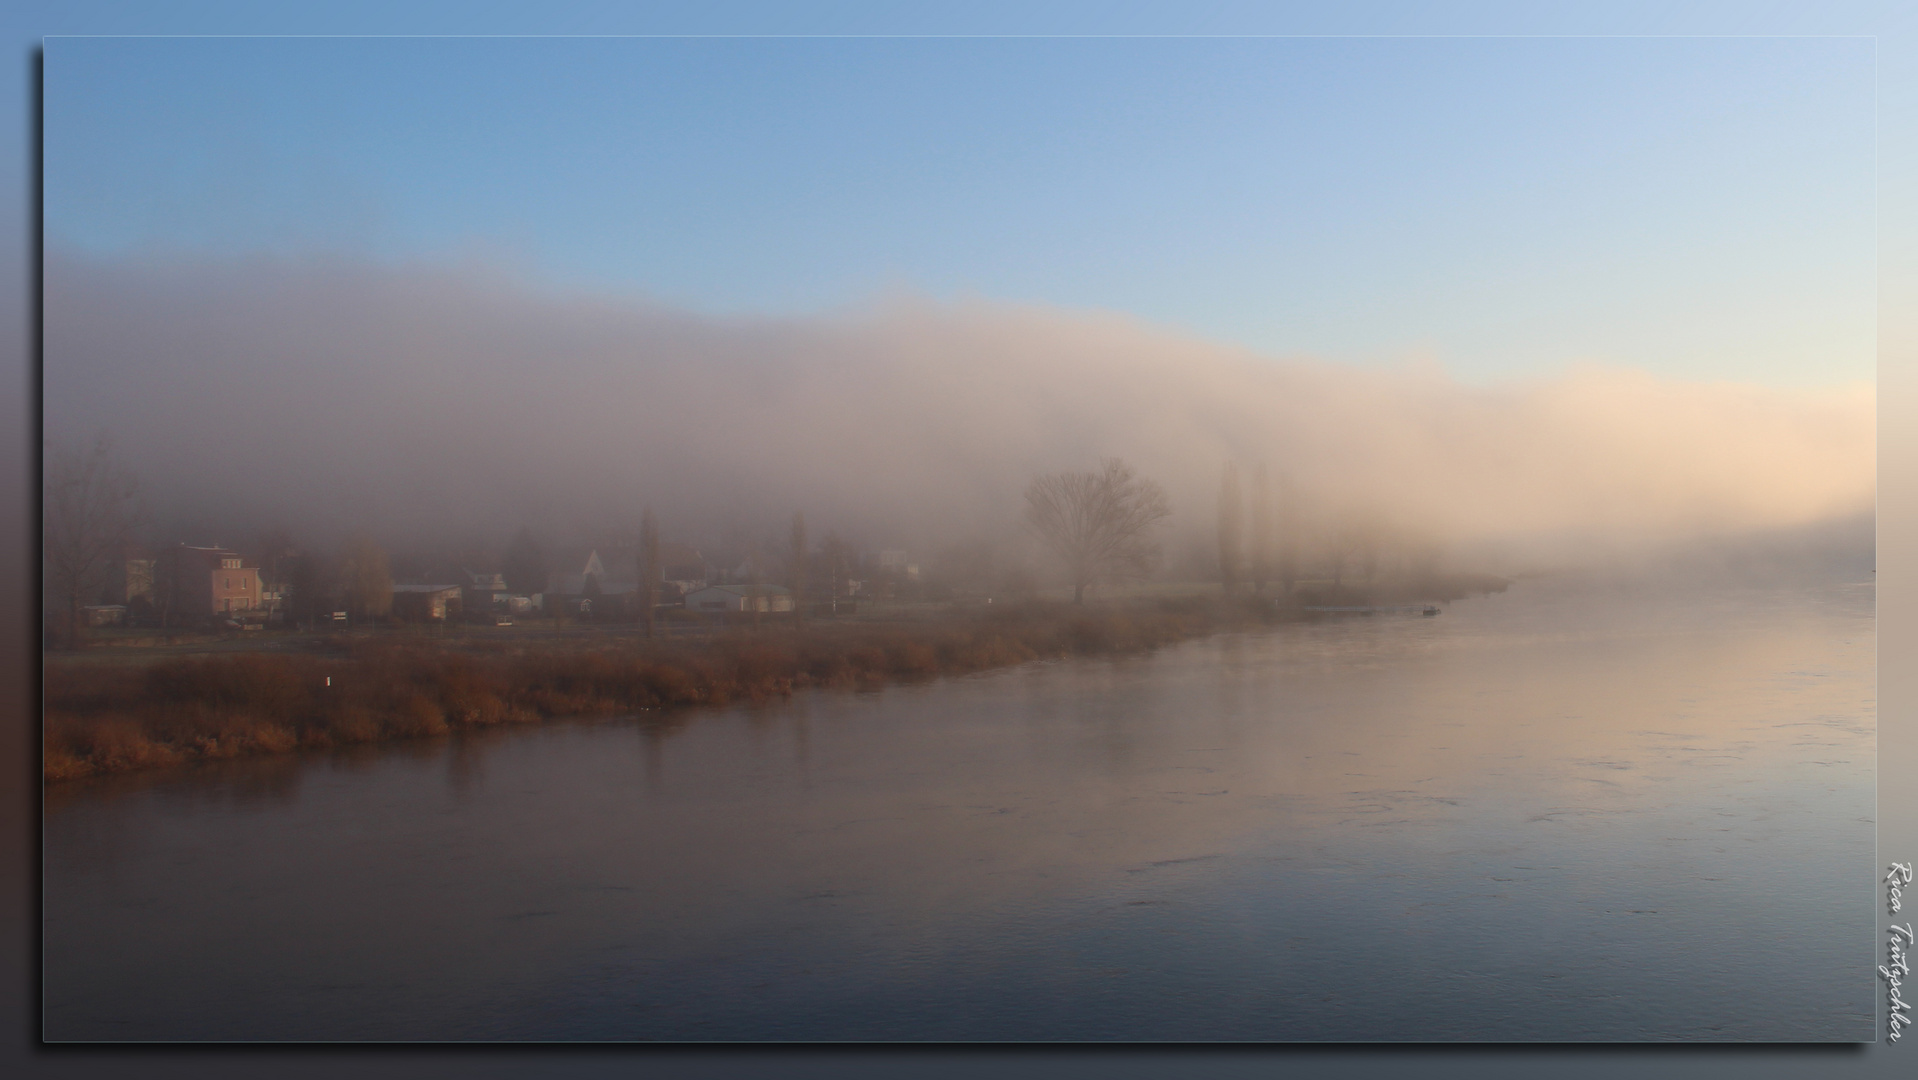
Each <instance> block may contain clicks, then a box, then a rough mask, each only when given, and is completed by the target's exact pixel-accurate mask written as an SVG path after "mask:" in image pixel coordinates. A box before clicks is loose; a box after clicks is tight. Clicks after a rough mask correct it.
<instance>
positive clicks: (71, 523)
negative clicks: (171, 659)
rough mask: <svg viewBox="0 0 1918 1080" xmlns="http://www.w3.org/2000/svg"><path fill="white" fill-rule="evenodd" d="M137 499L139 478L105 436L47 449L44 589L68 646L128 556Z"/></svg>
mask: <svg viewBox="0 0 1918 1080" xmlns="http://www.w3.org/2000/svg"><path fill="white" fill-rule="evenodd" d="M139 497H140V483H139V480H138V479H137V478H135V477H134V475H133V474H132V473H130V472H128V471H127V470H126V469H124V468H123V467H122V466H121V465H120V463H119V462H118V461H116V460H115V459H114V455H113V443H112V441H111V440H110V439H108V438H107V437H106V436H105V435H101V436H100V437H98V438H97V439H95V440H94V442H93V445H92V446H91V447H90V448H88V449H86V450H81V449H79V448H78V447H73V446H68V445H65V444H60V443H55V444H52V445H50V446H48V447H47V471H46V505H45V511H46V526H45V527H46V531H45V534H44V536H43V540H42V542H43V544H44V545H45V557H46V587H47V593H48V600H49V601H50V604H49V606H51V607H55V608H57V609H58V610H59V612H60V620H61V624H62V625H61V627H60V637H61V640H62V643H63V644H64V645H66V646H67V647H68V648H78V647H79V646H80V643H81V640H82V638H83V637H84V636H85V632H86V626H85V620H84V619H83V618H82V614H81V609H82V608H84V607H85V606H86V605H87V604H88V603H91V602H93V601H95V600H97V599H98V598H99V595H100V593H101V592H102V591H103V590H104V589H105V588H106V587H107V584H108V583H109V582H110V581H112V579H113V575H114V570H115V563H116V562H117V561H119V560H124V559H125V558H126V557H127V546H128V544H129V543H131V542H132V540H133V535H134V529H135V528H136V527H137V526H138V524H139V520H140V511H139Z"/></svg>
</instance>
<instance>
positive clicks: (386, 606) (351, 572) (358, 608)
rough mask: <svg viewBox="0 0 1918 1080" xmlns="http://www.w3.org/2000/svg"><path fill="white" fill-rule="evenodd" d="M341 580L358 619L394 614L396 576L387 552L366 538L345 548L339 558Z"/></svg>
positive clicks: (347, 603)
mask: <svg viewBox="0 0 1918 1080" xmlns="http://www.w3.org/2000/svg"><path fill="white" fill-rule="evenodd" d="M340 580H341V583H342V584H344V585H345V586H346V607H347V610H348V611H351V612H352V613H353V617H354V618H356V619H364V618H369V617H377V616H380V615H385V614H386V613H387V612H389V611H392V610H393V572H392V570H391V569H390V568H389V567H388V565H387V561H386V552H384V551H382V550H380V547H379V545H378V544H375V543H374V542H373V541H372V540H369V539H367V538H365V537H361V538H359V539H356V540H354V541H352V542H350V543H348V544H347V546H346V551H345V552H344V553H343V554H342V555H341V557H340Z"/></svg>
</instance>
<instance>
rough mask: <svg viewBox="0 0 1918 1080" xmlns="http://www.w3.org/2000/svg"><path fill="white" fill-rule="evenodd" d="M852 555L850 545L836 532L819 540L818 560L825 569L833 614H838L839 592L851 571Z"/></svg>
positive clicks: (827, 590)
mask: <svg viewBox="0 0 1918 1080" xmlns="http://www.w3.org/2000/svg"><path fill="white" fill-rule="evenodd" d="M852 556H853V551H852V545H851V544H848V543H846V542H845V541H844V540H841V539H840V538H839V534H838V533H830V532H829V533H827V534H826V539H825V540H823V541H821V542H820V545H819V561H820V562H821V563H822V564H824V569H825V571H826V592H827V596H828V597H829V598H830V602H831V605H832V608H831V610H832V613H833V614H834V615H837V614H839V594H840V591H841V590H843V589H844V588H845V586H846V580H847V578H848V576H849V575H850V574H851V572H852Z"/></svg>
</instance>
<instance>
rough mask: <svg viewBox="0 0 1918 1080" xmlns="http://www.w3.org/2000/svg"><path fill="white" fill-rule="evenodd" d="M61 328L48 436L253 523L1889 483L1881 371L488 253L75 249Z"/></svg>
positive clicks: (337, 532) (1552, 510) (746, 520)
mask: <svg viewBox="0 0 1918 1080" xmlns="http://www.w3.org/2000/svg"><path fill="white" fill-rule="evenodd" d="M45 331H46V334H45V339H46V364H45V372H46V374H45V416H46V430H47V434H48V436H49V437H50V438H86V437H89V436H91V435H92V434H93V433H95V432H99V431H106V432H110V433H112V434H113V435H114V437H115V439H116V441H117V442H118V444H119V447H120V449H121V452H122V453H123V454H124V455H125V456H126V457H127V458H128V459H129V460H130V461H131V462H132V463H133V464H134V465H135V467H136V468H137V469H138V471H139V472H140V474H141V476H142V477H143V479H144V481H145V483H146V489H147V497H148V501H149V503H150V504H151V505H152V506H153V507H154V508H155V510H156V513H157V515H158V516H159V517H160V518H161V519H162V520H163V521H165V522H167V523H168V524H170V525H171V527H172V528H173V529H174V531H186V530H196V531H198V532H200V533H204V532H214V533H224V534H225V535H227V536H232V535H237V534H239V533H250V532H252V531H256V530H258V529H260V528H263V527H265V526H267V525H270V524H279V525H284V526H287V527H289V528H291V529H293V530H295V531H296V532H298V533H299V534H301V535H303V536H305V537H308V538H311V539H312V540H314V541H319V542H326V541H331V540H333V539H337V538H338V537H342V536H345V535H347V534H350V533H353V532H358V531H370V532H373V533H374V534H376V535H378V536H380V537H381V538H382V539H384V540H385V541H386V542H389V543H396V544H403V543H437V542H447V543H470V542H476V541H478V542H486V543H497V542H499V541H500V540H502V539H503V538H504V537H506V536H508V535H510V533H511V532H512V531H513V530H514V529H516V528H518V527H519V526H520V525H522V524H531V525H533V526H535V527H537V528H542V529H546V530H548V531H551V532H555V533H566V534H574V535H586V534H591V533H593V532H595V531H602V530H608V529H629V528H632V527H633V526H635V525H636V524H637V521H638V517H639V513H640V509H641V506H642V505H643V504H646V503H650V504H652V505H653V506H655V507H656V508H658V510H659V512H660V513H661V515H662V518H663V519H664V520H665V521H666V522H667V525H668V532H669V533H670V534H678V535H690V534H692V533H694V532H697V531H700V530H717V529H748V530H750V529H764V528H767V527H776V524H777V523H778V522H780V521H782V520H784V519H785V518H786V517H788V516H789V515H790V514H791V513H792V512H793V510H795V509H803V510H804V511H805V512H806V513H807V515H808V518H809V520H810V521H812V522H813V523H814V527H815V529H816V530H817V531H819V532H821V533H823V532H824V530H826V529H829V528H830V529H838V530H840V531H842V532H845V533H850V534H854V535H856V536H858V537H860V538H863V539H864V540H865V541H866V542H868V543H869V544H872V545H874V546H880V545H901V546H917V545H926V544H932V543H937V542H946V541H954V540H961V539H969V538H986V537H1003V536H1011V535H1014V534H1015V533H1016V531H1017V522H1018V516H1019V512H1020V506H1021V501H1020V500H1021V493H1022V491H1023V489H1024V487H1025V484H1026V483H1027V481H1028V480H1030V479H1031V477H1032V476H1034V475H1036V474H1038V473H1042V472H1049V471H1055V470H1060V469H1068V468H1075V469H1077V468H1087V467H1089V466H1090V465H1091V464H1092V463H1093V462H1094V461H1095V460H1096V458H1097V457H1099V456H1100V455H1116V456H1119V457H1122V458H1124V459H1126V460H1127V461H1128V462H1130V463H1131V464H1133V465H1134V466H1135V467H1136V468H1137V469H1138V471H1139V472H1140V473H1141V474H1142V475H1145V476H1147V477H1150V478H1153V479H1155V480H1157V481H1158V482H1159V483H1161V484H1162V485H1164V486H1165V488H1166V489H1167V491H1168V492H1169V494H1170V495H1171V497H1172V502H1173V507H1174V511H1175V515H1176V518H1175V525H1174V532H1173V537H1174V538H1175V543H1174V545H1173V546H1174V547H1175V548H1176V546H1177V545H1178V544H1180V543H1184V544H1186V545H1188V546H1191V545H1198V544H1203V543H1204V542H1205V539H1206V537H1208V536H1209V534H1210V530H1211V528H1212V521H1213V514H1214V512H1215V506H1216V503H1215V499H1216V497H1217V491H1218V483H1219V471H1220V469H1221V467H1222V466H1223V464H1224V463H1225V462H1227V461H1237V462H1241V463H1248V464H1250V463H1258V462H1263V463H1264V464H1265V465H1266V466H1267V467H1268V468H1269V469H1270V470H1271V471H1272V473H1273V475H1274V476H1275V477H1278V476H1280V475H1283V476H1285V477H1287V478H1289V481H1290V483H1291V484H1292V490H1293V491H1294V492H1295V495H1296V499H1295V501H1294V502H1293V503H1292V504H1290V505H1291V508H1292V512H1293V519H1294V520H1295V521H1296V522H1297V524H1298V527H1299V528H1300V529H1301V530H1302V532H1303V533H1305V534H1307V535H1310V534H1312V533H1314V532H1315V531H1323V530H1328V529H1332V528H1335V527H1337V523H1338V522H1340V521H1344V520H1351V519H1354V518H1365V519H1368V520H1373V521H1377V522H1381V523H1383V524H1384V525H1385V526H1387V527H1389V528H1391V529H1394V530H1397V531H1399V532H1400V533H1403V534H1406V535H1416V536H1418V537H1420V538H1421V539H1422V540H1423V541H1426V542H1431V543H1437V544H1441V545H1444V546H1445V548H1446V549H1447V550H1448V551H1449V552H1452V553H1454V554H1455V555H1460V556H1461V557H1464V556H1469V557H1471V558H1474V559H1478V560H1479V561H1481V562H1489V563H1495V564H1497V565H1496V566H1492V567H1490V568H1494V569H1512V568H1524V567H1527V566H1536V565H1553V564H1557V563H1563V562H1566V561H1583V562H1590V561H1592V560H1594V559H1597V560H1600V561H1603V560H1607V559H1610V560H1616V559H1620V558H1627V559H1641V560H1642V559H1644V558H1647V557H1652V556H1654V555H1655V554H1656V553H1658V552H1660V551H1669V550H1671V549H1673V548H1674V547H1676V546H1683V545H1686V544H1689V543H1691V542H1693V541H1697V540H1700V539H1706V538H1723V537H1726V536H1731V535H1739V536H1743V537H1746V538H1747V539H1746V540H1743V541H1741V543H1744V544H1745V545H1746V546H1750V545H1751V544H1752V543H1758V544H1759V545H1760V546H1763V545H1764V544H1765V543H1771V544H1773V545H1774V546H1777V545H1779V544H1782V545H1784V546H1785V547H1791V546H1793V545H1795V544H1797V543H1798V541H1796V540H1794V539H1792V538H1793V537H1798V536H1800V535H1803V536H1807V537H1811V538H1812V539H1811V540H1809V541H1807V544H1808V545H1809V547H1807V549H1806V550H1822V549H1820V547H1819V545H1821V544H1825V543H1826V541H1828V540H1829V539H1830V538H1831V537H1832V536H1835V535H1837V534H1839V533H1845V532H1846V530H1847V529H1849V531H1850V534H1851V535H1852V536H1853V539H1852V540H1846V541H1844V543H1842V544H1841V545H1840V546H1842V547H1846V548H1848V549H1851V550H1853V551H1854V553H1855V551H1856V549H1857V544H1856V543H1855V542H1854V541H1855V540H1856V539H1857V537H1858V535H1860V534H1861V530H1862V531H1863V533H1868V522H1869V515H1870V512H1871V507H1872V498H1873V484H1874V473H1873V452H1874V451H1873V446H1874V435H1875V431H1874V422H1873V409H1874V403H1873V391H1872V389H1871V388H1870V387H1869V386H1868V385H1851V386H1840V387H1832V388H1828V389H1824V390H1816V391H1804V390H1782V389H1771V388H1765V387H1759V386H1747V385H1735V384H1703V383H1687V382H1679V381H1673V380H1668V379H1663V378H1659V377H1655V376H1653V375H1650V374H1647V373H1644V372H1642V371H1636V370H1632V369H1629V368H1624V367H1607V366H1600V365H1593V366H1590V367H1585V368H1580V369H1577V370H1573V371H1570V372H1566V373H1563V374H1560V375H1557V376H1554V377H1550V378H1539V379H1535V380H1531V381H1527V382H1519V383H1511V384H1505V385H1500V386H1495V387H1474V386H1467V385H1462V384H1460V383H1458V382H1456V381H1453V380H1451V379H1449V378H1448V377H1447V376H1446V375H1445V374H1443V372H1441V371H1439V370H1437V369H1436V368H1432V367H1423V368H1421V367H1416V366H1410V367H1404V368H1399V369H1392V370H1383V369H1354V368H1345V367H1338V366H1333V365H1328V364H1325V363H1320V362H1315V361H1313V360H1311V359H1309V358H1298V357H1287V358H1275V357H1266V356H1260V355H1255V354H1253V353H1251V352H1249V351H1246V350H1243V349H1237V348H1233V347H1228V346H1224V345H1219V344H1214V343H1209V342H1206V341H1201V340H1196V339H1193V338H1191V337H1187V336H1182V335H1180V334H1179V333H1177V332H1175V331H1173V330H1170V329H1166V328H1163V327H1155V326H1150V325H1146V324H1144V323H1141V322H1138V321H1136V320H1133V319H1130V318H1127V317H1124V316H1120V315H1114V314H1109V313H1099V312H1080V311H1061V310H1056V309H1048V308H1038V307H1021V306H1017V305H1012V304H1004V303H996V302H986V301H983V300H977V301H957V302H935V301H932V300H928V299H924V298H917V297H895V298H891V299H886V300H883V301H876V302H874V303H873V304H871V305H869V306H866V307H863V308H859V309H856V310H842V311H836V312H831V313H826V314H821V315H816V316H807V317H790V318H728V317H713V316H706V315H700V314H696V313H693V312H688V311H684V310H678V309H674V308H670V307H666V306H662V305H659V304H655V303H649V302H647V301H645V300H644V299H637V298H631V297H610V296H594V295H583V294H561V293H557V292H553V291H550V290H543V289H540V288H537V287H535V286H532V285H529V284H527V283H526V282H524V281H522V280H518V279H516V278H514V277H512V276H510V275H508V274H506V273H504V272H501V271H498V270H496V269H489V268H486V267H483V266H466V267H446V266H426V265H403V266H392V265H379V264H375V263H372V262H357V261H353V260H350V259H346V258H337V257H336V258H313V259H304V260H295V259H278V258H269V257H258V258H251V259H226V260H222V259H212V258H191V257H185V256H179V255H161V254H149V255H144V256H129V257H124V258H118V259H99V258H90V257H81V256H77V255H74V254H71V253H67V252H62V251H57V250H56V251H53V252H50V253H49V255H48V257H47V267H46V314H45ZM1847 522H1850V523H1852V524H1851V525H1849V526H1847V525H1846V524H1845V523H1847ZM1861 522H1862V523H1866V524H1863V525H1861V524H1859V523H1861ZM1834 530H1836V532H1834ZM1751 537H1758V538H1760V539H1759V540H1756V541H1754V540H1751V539H1750V538H1751ZM1765 537H1770V538H1771V539H1770V540H1765V539H1764V538H1765ZM1821 537H1822V538H1823V539H1820V538H1821ZM198 538H199V539H200V540H201V541H202V542H204V541H209V540H214V539H223V538H222V537H221V536H217V535H216V536H204V535H202V536H199V537H198ZM223 542H228V543H231V542H232V540H227V539H223ZM1864 543H1865V545H1866V547H1867V548H1868V547H1869V538H1868V535H1865V536H1864Z"/></svg>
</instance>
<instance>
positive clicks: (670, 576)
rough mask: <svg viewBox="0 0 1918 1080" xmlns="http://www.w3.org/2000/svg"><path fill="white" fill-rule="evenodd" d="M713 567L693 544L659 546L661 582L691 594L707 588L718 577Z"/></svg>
mask: <svg viewBox="0 0 1918 1080" xmlns="http://www.w3.org/2000/svg"><path fill="white" fill-rule="evenodd" d="M717 576H718V575H717V573H716V572H715V571H714V569H713V566H712V564H711V563H709V562H708V561H707V560H706V557H705V556H704V555H701V554H700V552H699V549H698V548H696V547H693V546H692V545H691V544H661V545H659V580H660V582H661V583H663V584H670V585H673V586H675V587H677V588H678V590H679V591H680V592H681V593H689V592H693V591H695V590H698V589H703V588H705V587H706V586H707V585H708V584H710V583H711V582H712V580H713V579H714V578H715V577H717Z"/></svg>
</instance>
